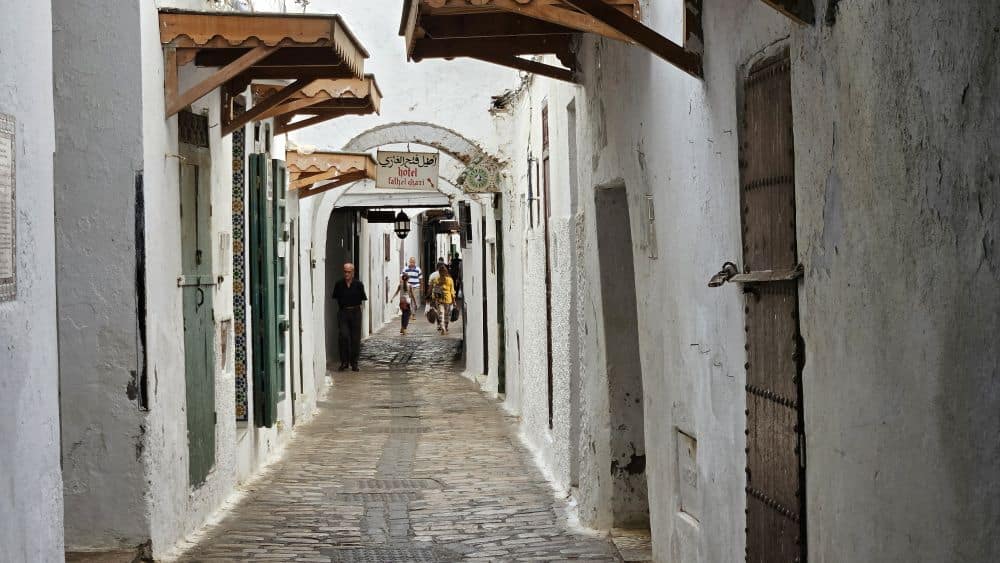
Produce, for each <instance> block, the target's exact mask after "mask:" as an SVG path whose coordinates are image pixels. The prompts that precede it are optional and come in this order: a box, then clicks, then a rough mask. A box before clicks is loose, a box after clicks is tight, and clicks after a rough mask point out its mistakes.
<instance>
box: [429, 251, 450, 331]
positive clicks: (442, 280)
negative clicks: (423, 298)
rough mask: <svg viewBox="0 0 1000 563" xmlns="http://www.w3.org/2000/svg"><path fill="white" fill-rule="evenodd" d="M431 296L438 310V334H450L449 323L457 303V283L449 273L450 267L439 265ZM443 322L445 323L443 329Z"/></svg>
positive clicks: (432, 283)
mask: <svg viewBox="0 0 1000 563" xmlns="http://www.w3.org/2000/svg"><path fill="white" fill-rule="evenodd" d="M431 295H432V296H433V299H434V307H435V308H436V309H437V317H438V318H437V323H438V332H440V333H441V334H448V321H450V320H451V308H452V306H453V305H454V303H455V281H454V280H452V279H451V274H449V273H448V266H445V265H444V264H439V265H438V276H437V277H436V278H434V281H432V282H431ZM442 321H444V327H443V328H442V325H441V322H442Z"/></svg>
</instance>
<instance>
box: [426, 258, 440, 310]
mask: <svg viewBox="0 0 1000 563" xmlns="http://www.w3.org/2000/svg"><path fill="white" fill-rule="evenodd" d="M442 265H444V258H441V257H438V261H437V264H435V265H434V271H433V272H431V274H430V275H429V276H427V294H426V295H425V297H426V298H428V299H429V300H431V301H433V300H434V299H433V296H432V295H431V284H433V283H434V280H436V279H437V278H438V276H439V275H440V274H438V270H439V269H440V268H441V266H442ZM432 305H433V303H432ZM434 306H435V307H436V305H434Z"/></svg>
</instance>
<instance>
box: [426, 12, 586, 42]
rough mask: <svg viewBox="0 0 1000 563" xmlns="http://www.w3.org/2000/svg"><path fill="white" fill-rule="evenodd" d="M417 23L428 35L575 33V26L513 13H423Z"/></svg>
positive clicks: (487, 35) (486, 35)
mask: <svg viewBox="0 0 1000 563" xmlns="http://www.w3.org/2000/svg"><path fill="white" fill-rule="evenodd" d="M420 26H421V27H423V28H424V31H425V32H426V37H429V38H431V39H457V38H463V37H466V38H467V37H511V36H516V37H523V36H526V35H562V34H567V33H578V30H576V29H571V28H568V27H565V26H562V25H558V24H554V23H551V22H547V21H543V20H539V19H535V18H531V17H527V16H523V15H520V14H515V13H501V14H460V15H456V16H431V15H426V16H424V18H423V19H422V20H421V21H420Z"/></svg>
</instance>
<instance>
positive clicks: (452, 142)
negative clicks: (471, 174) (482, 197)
mask: <svg viewBox="0 0 1000 563" xmlns="http://www.w3.org/2000/svg"><path fill="white" fill-rule="evenodd" d="M400 143H414V144H421V145H426V146H428V147H433V148H436V149H438V150H439V151H441V152H443V153H446V154H448V155H449V156H451V157H453V158H455V159H457V160H459V161H461V162H463V163H466V164H468V163H470V162H473V161H475V160H481V159H486V158H493V157H492V155H490V154H488V153H487V152H486V151H484V150H483V149H482V147H480V146H479V145H478V144H476V143H475V142H473V141H471V140H470V139H468V138H466V137H465V136H463V135H462V134H461V133H458V132H457V131H453V130H451V129H448V128H446V127H441V126H440V125H434V124H432V123H423V122H417V121H398V122H396V123H386V124H385V125H379V126H378V127H373V128H371V129H369V130H367V131H365V132H363V133H361V134H359V135H357V136H355V137H354V138H353V139H351V140H350V141H348V142H347V144H345V145H344V149H343V150H345V151H352V152H361V151H369V150H371V149H373V148H375V147H381V146H383V145H391V144H400ZM493 160H496V159H495V158H493Z"/></svg>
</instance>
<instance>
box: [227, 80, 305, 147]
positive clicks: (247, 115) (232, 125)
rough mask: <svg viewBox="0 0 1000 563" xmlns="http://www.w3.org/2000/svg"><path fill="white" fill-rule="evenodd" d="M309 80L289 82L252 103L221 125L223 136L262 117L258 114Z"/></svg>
mask: <svg viewBox="0 0 1000 563" xmlns="http://www.w3.org/2000/svg"><path fill="white" fill-rule="evenodd" d="M310 82H312V80H310V79H304V80H296V81H295V82H292V83H291V84H289V85H288V86H285V87H284V88H282V89H281V90H278V91H277V92H275V93H274V94H271V95H270V96H268V97H267V99H265V100H263V101H262V102H261V103H259V104H256V105H254V106H253V107H251V108H250V109H248V110H247V111H245V112H243V113H242V114H240V115H237V116H236V117H234V118H233V119H232V121H230V122H229V123H228V124H226V125H225V126H223V128H222V136H223V137H225V136H226V135H228V134H230V133H232V132H233V131H235V130H237V129H239V128H240V127H243V126H244V125H246V124H247V123H250V122H251V121H253V120H255V119H262V118H261V117H260V116H261V115H262V114H263V113H265V112H266V111H268V110H270V109H271V108H273V107H275V106H277V105H278V104H280V103H281V102H284V101H285V100H287V99H288V98H290V97H292V96H293V95H295V93H296V92H298V91H300V90H302V89H303V88H305V87H306V86H308V85H309V83H310Z"/></svg>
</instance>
